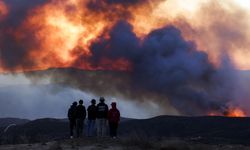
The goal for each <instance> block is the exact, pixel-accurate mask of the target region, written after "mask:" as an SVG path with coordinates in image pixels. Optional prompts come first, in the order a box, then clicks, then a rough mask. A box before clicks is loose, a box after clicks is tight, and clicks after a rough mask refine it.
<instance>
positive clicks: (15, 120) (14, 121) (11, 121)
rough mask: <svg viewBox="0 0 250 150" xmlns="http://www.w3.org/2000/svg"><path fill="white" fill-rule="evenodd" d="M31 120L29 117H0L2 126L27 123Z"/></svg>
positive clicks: (0, 125)
mask: <svg viewBox="0 0 250 150" xmlns="http://www.w3.org/2000/svg"><path fill="white" fill-rule="evenodd" d="M27 122H29V120H28V119H19V118H0V127H5V126H8V125H9V124H16V125H20V124H25V123H27Z"/></svg>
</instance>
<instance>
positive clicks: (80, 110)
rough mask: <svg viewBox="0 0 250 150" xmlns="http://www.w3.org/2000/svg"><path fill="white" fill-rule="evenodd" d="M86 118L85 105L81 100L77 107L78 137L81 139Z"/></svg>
mask: <svg viewBox="0 0 250 150" xmlns="http://www.w3.org/2000/svg"><path fill="white" fill-rule="evenodd" d="M85 118H86V109H85V107H84V105H83V100H79V105H78V106H77V107H76V136H77V137H78V138H79V137H81V136H82V134H83V126H84V120H85Z"/></svg>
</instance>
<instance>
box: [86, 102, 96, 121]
mask: <svg viewBox="0 0 250 150" xmlns="http://www.w3.org/2000/svg"><path fill="white" fill-rule="evenodd" d="M96 109H97V107H96V106H95V105H90V106H89V107H88V119H89V120H95V119H96Z"/></svg>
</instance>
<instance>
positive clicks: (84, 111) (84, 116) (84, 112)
mask: <svg viewBox="0 0 250 150" xmlns="http://www.w3.org/2000/svg"><path fill="white" fill-rule="evenodd" d="M85 118H86V108H85V107H84V106H83V119H85Z"/></svg>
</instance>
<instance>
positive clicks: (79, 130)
mask: <svg viewBox="0 0 250 150" xmlns="http://www.w3.org/2000/svg"><path fill="white" fill-rule="evenodd" d="M99 101H100V102H99V103H98V104H97V105H96V100H95V99H92V100H91V105H90V106H88V108H87V110H86V108H85V106H84V105H83V100H79V102H78V104H77V102H73V103H72V105H71V106H70V108H69V110H68V119H69V125H70V138H73V137H74V131H75V132H76V137H77V138H79V137H82V135H83V130H84V122H85V119H86V116H87V130H86V131H87V132H86V135H87V136H96V135H97V136H98V137H104V136H106V135H107V126H109V133H110V136H111V137H112V138H116V137H117V129H118V125H119V121H120V112H119V110H118V109H117V107H116V103H115V102H112V103H111V108H110V109H109V108H108V105H107V104H105V99H104V97H100V100H99Z"/></svg>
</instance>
